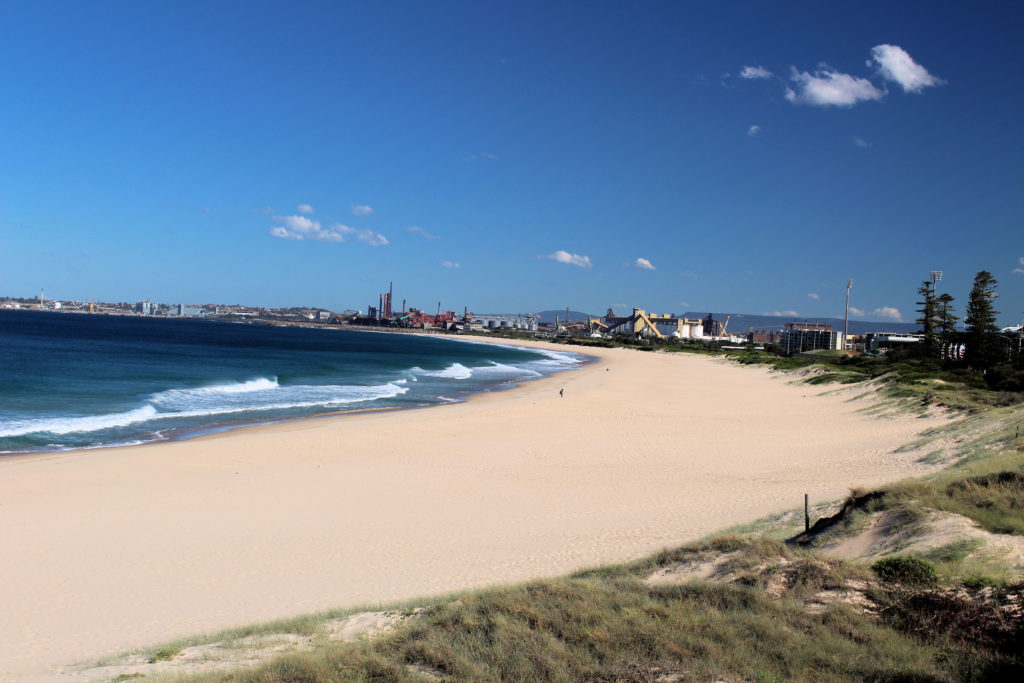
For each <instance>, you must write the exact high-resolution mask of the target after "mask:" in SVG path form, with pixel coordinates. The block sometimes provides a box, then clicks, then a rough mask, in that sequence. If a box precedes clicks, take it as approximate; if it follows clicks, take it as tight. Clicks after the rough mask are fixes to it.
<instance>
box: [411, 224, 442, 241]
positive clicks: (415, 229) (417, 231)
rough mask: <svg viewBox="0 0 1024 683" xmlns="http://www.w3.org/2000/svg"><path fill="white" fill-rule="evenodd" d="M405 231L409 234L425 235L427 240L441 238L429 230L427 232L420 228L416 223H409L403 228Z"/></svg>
mask: <svg viewBox="0 0 1024 683" xmlns="http://www.w3.org/2000/svg"><path fill="white" fill-rule="evenodd" d="M405 231H406V232H407V233H409V234H410V235H422V236H423V237H426V238H427V239H428V240H439V239H441V238H440V237H438V236H437V235H431V234H430V233H429V232H427V231H426V230H424V229H423V228H421V227H420V226H418V225H410V226H409V227H408V228H406V229H405Z"/></svg>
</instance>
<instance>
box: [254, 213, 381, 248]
mask: <svg viewBox="0 0 1024 683" xmlns="http://www.w3.org/2000/svg"><path fill="white" fill-rule="evenodd" d="M274 221H275V222H277V223H280V225H276V226H274V227H272V228H270V231H269V233H270V234H271V235H273V236H274V237H280V238H282V239H289V240H313V241H316V242H347V241H349V240H350V239H351V240H355V241H357V242H362V243H363V244H369V245H371V246H374V247H383V246H385V245H387V244H389V242H388V239H387V238H386V237H384V235H382V234H380V233H379V232H374V231H373V230H367V229H359V228H352V227H349V226H347V225H342V224H341V223H335V224H333V225H331V226H329V227H327V228H325V227H323V226H322V225H321V224H320V221H318V220H313V219H312V218H307V217H306V216H298V215H295V216H274Z"/></svg>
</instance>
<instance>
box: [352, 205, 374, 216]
mask: <svg viewBox="0 0 1024 683" xmlns="http://www.w3.org/2000/svg"><path fill="white" fill-rule="evenodd" d="M371 213H373V207H372V206H370V205H369V204H356V205H355V206H353V207H352V215H353V216H369V215H370V214H371Z"/></svg>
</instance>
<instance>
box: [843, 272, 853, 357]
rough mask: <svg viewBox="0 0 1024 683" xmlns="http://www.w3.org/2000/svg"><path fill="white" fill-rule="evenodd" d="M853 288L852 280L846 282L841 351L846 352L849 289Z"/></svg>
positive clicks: (848, 332)
mask: <svg viewBox="0 0 1024 683" xmlns="http://www.w3.org/2000/svg"><path fill="white" fill-rule="evenodd" d="M851 287H853V280H847V281H846V322H844V323H843V350H844V351H845V350H846V340H847V339H849V338H850V288H851Z"/></svg>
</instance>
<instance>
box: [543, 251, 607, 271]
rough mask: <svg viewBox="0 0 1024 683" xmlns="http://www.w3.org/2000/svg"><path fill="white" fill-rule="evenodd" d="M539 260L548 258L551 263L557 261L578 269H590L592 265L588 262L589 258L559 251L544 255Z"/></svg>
mask: <svg viewBox="0 0 1024 683" xmlns="http://www.w3.org/2000/svg"><path fill="white" fill-rule="evenodd" d="M539 258H549V259H551V260H552V261H558V262H559V263H568V264H569V265H571V266H579V267H580V268H590V267H591V266H593V265H594V264H592V263H591V262H590V257H589V256H580V255H579V254H570V253H569V252H567V251H563V250H561V249H559V250H558V251H556V252H555V253H553V254H546V255H543V256H540V257H539Z"/></svg>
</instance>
